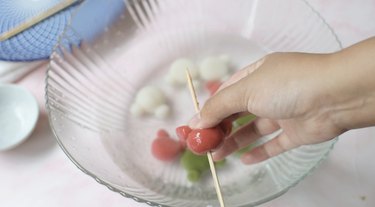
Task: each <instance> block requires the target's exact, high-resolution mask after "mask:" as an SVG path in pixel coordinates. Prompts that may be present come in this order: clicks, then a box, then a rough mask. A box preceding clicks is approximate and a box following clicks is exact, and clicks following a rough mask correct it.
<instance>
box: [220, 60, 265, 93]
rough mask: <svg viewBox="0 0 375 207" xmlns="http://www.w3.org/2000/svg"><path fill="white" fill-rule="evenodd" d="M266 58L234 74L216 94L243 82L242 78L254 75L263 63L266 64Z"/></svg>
mask: <svg viewBox="0 0 375 207" xmlns="http://www.w3.org/2000/svg"><path fill="white" fill-rule="evenodd" d="M264 59H265V58H264V57H263V58H262V59H260V60H258V61H256V62H255V63H253V64H251V65H249V66H247V67H245V68H243V69H241V70H239V71H237V72H236V73H234V74H233V75H232V76H231V77H230V78H229V79H228V80H226V81H225V82H224V83H223V84H221V86H220V87H219V89H218V90H217V91H216V93H217V92H218V91H220V90H222V89H224V88H226V87H228V86H230V85H232V84H233V83H235V82H237V81H239V80H241V79H242V78H244V77H246V76H247V75H249V74H250V73H252V72H253V71H254V70H256V69H258V68H259V67H260V66H261V65H262V64H263V63H264Z"/></svg>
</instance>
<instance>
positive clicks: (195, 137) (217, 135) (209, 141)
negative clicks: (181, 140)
mask: <svg viewBox="0 0 375 207" xmlns="http://www.w3.org/2000/svg"><path fill="white" fill-rule="evenodd" d="M224 137H225V134H224V132H223V130H222V129H221V128H219V127H213V128H206V129H194V130H192V131H191V132H190V133H189V135H188V138H187V140H186V144H187V147H188V148H189V149H190V150H191V151H192V152H194V153H196V154H204V153H207V152H209V151H211V150H214V149H216V148H218V147H219V146H220V144H221V143H223V141H224Z"/></svg>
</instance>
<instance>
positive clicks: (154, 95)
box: [135, 85, 166, 113]
mask: <svg viewBox="0 0 375 207" xmlns="http://www.w3.org/2000/svg"><path fill="white" fill-rule="evenodd" d="M165 103H166V97H165V95H164V93H163V91H162V90H160V89H159V88H158V87H156V86H151V85H149V86H145V87H143V88H142V89H141V90H139V92H138V93H137V95H136V97H135V104H137V105H138V106H139V107H141V108H142V109H143V110H144V111H146V112H147V113H154V111H155V110H156V109H157V108H158V107H159V106H161V105H163V104H165Z"/></svg>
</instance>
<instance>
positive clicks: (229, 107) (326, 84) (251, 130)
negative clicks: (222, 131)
mask: <svg viewBox="0 0 375 207" xmlns="http://www.w3.org/2000/svg"><path fill="white" fill-rule="evenodd" d="M337 56H338V55H337V54H335V55H333V54H325V55H319V54H303V53H274V54H271V55H268V56H266V57H265V58H263V59H261V60H259V61H258V62H256V63H254V64H252V65H250V66H248V67H246V68H244V69H242V70H241V71H238V72H237V73H235V74H234V75H233V76H232V77H231V78H230V79H229V80H228V81H226V82H225V83H224V84H223V85H222V86H221V87H220V88H219V90H218V92H217V93H216V94H215V95H214V96H212V97H211V98H210V99H208V100H207V102H206V103H205V104H204V106H203V108H202V110H201V111H200V114H199V115H196V116H195V117H194V118H193V119H192V120H191V121H190V123H189V125H190V127H192V128H208V127H212V126H215V125H217V124H218V123H220V122H221V121H222V120H224V119H226V118H236V117H238V116H240V115H241V114H243V113H246V112H251V113H253V114H255V115H256V116H257V117H258V118H257V119H256V120H255V121H254V122H252V123H250V124H249V125H247V126H245V127H243V128H241V129H240V130H238V131H236V132H234V133H233V134H231V135H230V136H229V137H227V138H226V139H225V141H224V143H223V145H222V147H220V148H219V149H218V150H216V151H215V152H214V159H215V160H220V159H223V158H224V157H225V156H227V155H229V154H230V153H232V152H234V151H236V150H238V149H240V148H243V147H246V146H248V145H249V144H251V143H252V142H254V141H255V140H256V139H258V138H260V137H262V136H264V135H267V134H270V133H273V132H275V131H277V130H279V129H282V132H281V134H279V135H278V136H277V137H275V138H274V139H272V140H270V141H268V142H267V143H265V144H263V145H261V146H258V147H256V148H255V149H253V150H251V151H250V152H248V153H245V154H244V155H243V157H242V161H243V162H244V163H246V164H252V163H257V162H260V161H263V160H265V159H268V158H270V157H273V156H276V155H278V154H280V153H283V152H285V151H287V150H290V149H293V148H296V147H299V146H301V145H306V144H315V143H320V142H323V141H327V140H330V139H332V138H334V137H336V136H337V135H339V134H341V133H343V132H345V131H346V130H348V129H349V128H348V126H350V125H348V124H347V121H342V119H343V118H342V117H345V116H344V114H345V113H346V112H348V111H351V112H352V113H355V112H354V111H355V110H349V109H355V108H358V107H351V106H357V105H358V104H360V103H357V102H358V101H357V102H356V101H351V100H355V99H356V98H358V97H361V96H360V95H361V93H359V94H358V93H357V94H356V91H357V92H358V90H360V89H358V88H357V87H352V86H351V87H352V88H348V87H347V86H346V85H348V84H346V83H348V78H347V77H346V76H344V75H341V76H340V75H337V69H338V68H340V69H341V67H342V66H343V65H340V64H337V63H338V62H339V60H338V57H337ZM343 56H345V54H344V55H342V54H341V56H340V57H339V59H340V58H343ZM346 75H348V74H346ZM349 75H350V74H349ZM333 77H335V79H333ZM357 81H358V80H357ZM349 82H350V81H349ZM352 82H355V81H354V80H352ZM353 88H354V89H353ZM357 89H358V90H357ZM347 103H351V106H349V105H350V104H349V105H348V104H347ZM346 119H348V118H346ZM344 120H345V118H344ZM358 126H361V123H360V122H359V123H358ZM355 127H357V126H355V125H353V128H355Z"/></svg>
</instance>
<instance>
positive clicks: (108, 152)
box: [46, 0, 341, 207]
mask: <svg viewBox="0 0 375 207" xmlns="http://www.w3.org/2000/svg"><path fill="white" fill-rule="evenodd" d="M82 7H84V4H83V5H82ZM117 8H118V7H117ZM120 8H121V7H120ZM90 15H92V17H90V18H83V17H80V10H78V11H77V14H76V15H75V17H74V18H73V22H72V25H71V26H70V27H68V28H67V31H66V33H65V35H64V36H63V37H62V38H61V41H60V44H59V45H58V46H57V47H56V49H55V52H54V53H53V55H52V56H51V62H50V68H49V70H48V74H47V80H46V84H47V85H46V99H47V104H46V105H47V109H48V114H49V117H50V123H51V126H52V129H53V131H54V133H55V135H56V137H57V140H58V142H59V144H60V146H61V148H62V149H63V150H64V152H65V153H66V154H67V156H68V157H69V158H70V159H71V160H72V162H74V164H76V165H77V167H78V168H79V169H81V170H82V171H83V172H85V173H86V174H88V175H90V176H92V177H93V178H95V180H96V181H98V182H99V183H101V184H104V185H106V186H107V187H108V188H109V189H111V190H113V191H116V192H119V193H120V194H121V195H123V196H125V197H131V198H133V199H134V200H136V201H139V202H146V203H147V204H149V205H152V206H179V207H183V206H189V207H193V206H218V202H217V198H216V194H215V191H214V186H213V184H212V181H211V178H210V174H209V173H207V174H206V175H205V177H204V178H203V179H202V181H201V182H198V183H196V184H191V183H190V182H189V181H187V179H186V173H185V171H184V170H183V169H182V168H181V166H180V164H179V162H178V161H175V162H173V163H162V162H160V161H158V160H156V159H154V158H153V157H152V155H151V152H150V145H151V142H152V140H153V139H154V137H155V132H156V130H157V129H159V128H165V129H167V130H168V131H169V132H170V133H171V134H173V132H174V129H175V127H176V126H179V125H181V124H183V123H186V121H187V120H188V119H189V118H190V117H191V116H192V115H193V114H194V109H193V105H192V102H191V100H190V96H189V92H188V90H187V89H186V88H185V87H182V88H173V87H170V86H167V85H166V84H165V83H164V75H165V74H166V72H167V71H168V67H169V65H170V64H171V62H173V60H175V59H176V58H179V57H189V58H191V59H193V60H194V61H196V62H199V61H201V60H202V58H204V57H206V56H209V55H221V54H226V55H228V57H229V59H230V61H231V68H232V70H233V71H234V70H238V69H240V68H242V67H244V66H245V65H248V64H250V63H252V62H253V61H255V60H257V59H258V58H260V57H262V56H264V55H266V54H268V53H271V52H275V51H277V52H280V51H298V52H311V53H329V52H334V51H337V50H339V49H340V48H341V44H340V42H339V40H338V38H337V36H336V35H335V34H334V32H333V31H332V29H331V28H330V27H329V26H328V25H327V24H326V23H325V21H324V20H323V19H322V18H321V16H320V15H319V14H318V13H317V12H316V11H315V10H314V9H313V8H311V7H310V5H309V4H308V3H307V2H306V1H302V0H284V1H279V0H262V1H257V0H237V1H230V0H205V1H201V0H189V1H182V0H159V1H158V0H136V1H127V2H126V3H125V6H124V5H122V9H121V11H120V12H118V15H117V16H116V17H115V18H113V21H109V24H108V26H107V27H103V28H102V30H101V31H100V32H98V33H97V35H95V36H92V37H91V38H85V36H84V35H81V32H80V28H77V27H74V25H76V24H77V25H84V24H82V21H87V22H85V24H87V25H90V24H95V22H96V21H97V20H95V18H93V17H96V19H97V18H105V16H106V15H105V12H97V13H94V14H92V13H91V14H90ZM78 23H79V24H78ZM86 36H87V35H86ZM72 39H73V40H77V39H80V40H81V42H80V43H79V44H78V43H77V42H75V41H71V40H72ZM301 70H303V68H301ZM148 84H154V85H158V86H160V87H161V88H162V89H163V91H164V92H165V93H166V95H167V97H168V101H169V104H170V105H171V107H172V116H171V117H170V118H169V119H167V120H158V119H154V118H152V117H146V118H134V117H133V116H132V115H131V114H130V112H129V108H130V105H131V103H132V102H133V101H134V96H135V94H136V93H137V91H138V90H139V88H141V87H142V86H144V85H148ZM198 94H199V100H200V101H201V102H204V100H205V99H206V98H207V94H206V92H205V91H204V90H199V91H198ZM334 142H335V140H333V141H330V142H326V143H322V144H317V145H311V146H303V147H300V148H298V149H295V150H292V151H289V152H286V153H284V154H282V155H280V156H278V157H275V158H273V159H270V160H268V161H266V162H263V163H260V164H256V165H250V166H246V165H243V164H241V163H240V161H239V159H238V158H236V157H235V156H232V157H229V158H228V161H227V164H226V166H224V167H223V168H222V169H219V172H218V173H219V178H220V180H221V183H222V188H223V194H224V198H225V201H226V204H227V206H254V205H258V204H260V203H263V202H266V201H269V200H271V199H273V198H275V197H277V196H279V195H281V194H283V193H285V192H286V191H287V190H288V189H289V188H290V187H292V186H294V185H296V184H297V183H298V182H299V181H300V180H302V179H303V178H304V177H305V176H306V175H307V174H309V173H310V172H311V171H312V170H313V169H314V168H315V167H316V166H317V165H318V164H319V163H320V162H321V160H323V159H324V158H325V157H326V156H327V154H328V153H329V151H330V149H331V148H332V146H333V144H334Z"/></svg>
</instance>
